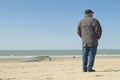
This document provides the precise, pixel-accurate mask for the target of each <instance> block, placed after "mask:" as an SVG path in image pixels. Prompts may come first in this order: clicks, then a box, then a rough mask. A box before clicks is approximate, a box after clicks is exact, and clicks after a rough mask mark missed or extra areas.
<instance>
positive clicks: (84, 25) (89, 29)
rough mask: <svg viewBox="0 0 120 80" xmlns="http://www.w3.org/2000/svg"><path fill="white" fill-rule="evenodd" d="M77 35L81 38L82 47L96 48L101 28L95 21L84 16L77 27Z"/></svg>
mask: <svg viewBox="0 0 120 80" xmlns="http://www.w3.org/2000/svg"><path fill="white" fill-rule="evenodd" d="M77 33H78V35H79V36H80V37H81V38H82V46H83V47H92V46H98V39H100V38H101V34H102V28H101V25H100V23H99V21H98V20H97V19H95V18H93V17H89V16H85V17H84V18H83V19H82V20H81V21H80V23H79V25H78V29H77Z"/></svg>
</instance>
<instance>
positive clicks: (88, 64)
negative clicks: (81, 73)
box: [82, 47, 97, 70]
mask: <svg viewBox="0 0 120 80" xmlns="http://www.w3.org/2000/svg"><path fill="white" fill-rule="evenodd" d="M96 52H97V47H83V49H82V62H83V70H92V68H93V66H94V60H95V55H96Z"/></svg>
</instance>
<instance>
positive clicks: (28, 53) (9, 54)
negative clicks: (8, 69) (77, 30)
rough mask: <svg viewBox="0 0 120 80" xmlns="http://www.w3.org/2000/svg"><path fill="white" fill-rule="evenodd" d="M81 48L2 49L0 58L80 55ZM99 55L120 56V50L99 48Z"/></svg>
mask: <svg viewBox="0 0 120 80" xmlns="http://www.w3.org/2000/svg"><path fill="white" fill-rule="evenodd" d="M81 53H82V51H81V50H0V59H6V58H12V59H14V58H32V57H37V56H50V57H72V56H75V57H80V56H81ZM97 56H120V49H118V50H98V51H97Z"/></svg>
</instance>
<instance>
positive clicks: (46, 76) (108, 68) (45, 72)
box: [0, 57, 120, 80]
mask: <svg viewBox="0 0 120 80" xmlns="http://www.w3.org/2000/svg"><path fill="white" fill-rule="evenodd" d="M81 65H82V63H81V57H75V58H73V57H63V58H52V61H49V60H48V59H45V60H42V61H37V62H24V61H20V60H0V80H120V57H96V60H95V66H94V69H95V70H96V72H82V66H81Z"/></svg>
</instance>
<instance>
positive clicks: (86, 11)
mask: <svg viewBox="0 0 120 80" xmlns="http://www.w3.org/2000/svg"><path fill="white" fill-rule="evenodd" d="M89 13H94V12H93V11H92V10H90V9H87V10H85V14H89Z"/></svg>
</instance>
